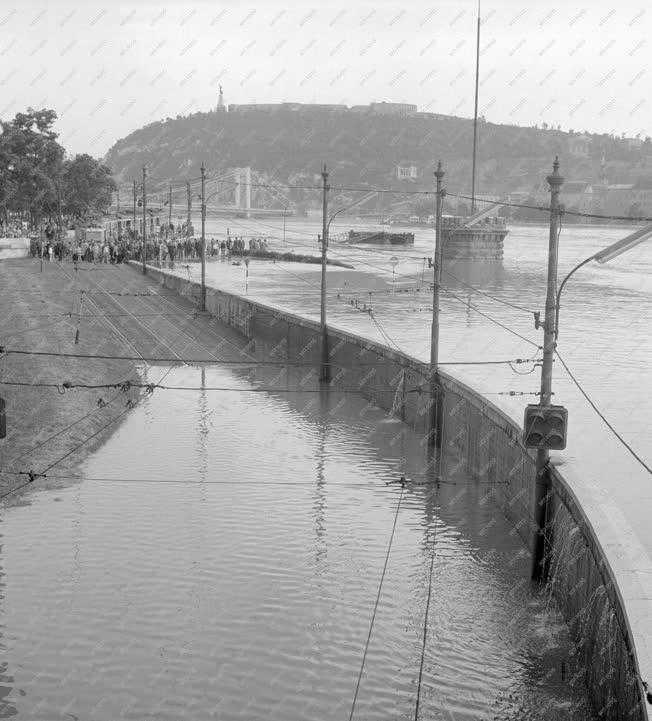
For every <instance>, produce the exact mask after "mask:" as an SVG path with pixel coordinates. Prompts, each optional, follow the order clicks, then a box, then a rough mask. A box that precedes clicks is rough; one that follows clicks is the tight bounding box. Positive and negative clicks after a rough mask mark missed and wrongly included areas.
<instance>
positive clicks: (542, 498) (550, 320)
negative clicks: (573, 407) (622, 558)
mask: <svg viewBox="0 0 652 721" xmlns="http://www.w3.org/2000/svg"><path fill="white" fill-rule="evenodd" d="M546 180H547V181H548V184H549V185H550V236H549V239H548V291H547V294H546V320H545V323H544V325H543V338H544V341H543V365H542V367H541V396H540V400H539V404H540V405H541V406H549V405H551V400H552V364H553V360H554V354H555V348H556V343H555V311H556V307H557V251H558V235H559V231H558V226H559V192H560V190H561V186H562V184H563V182H564V179H563V178H562V176H561V175H560V174H559V159H558V158H557V157H555V162H554V163H553V166H552V174H551V175H549V176H548V177H547V178H546ZM526 431H527V429H526ZM549 461H550V451H548V449H545V448H540V449H538V450H537V462H536V491H535V499H536V504H535V514H536V518H537V529H536V535H535V538H534V557H533V563H532V578H533V579H534V580H535V581H539V580H545V579H546V578H547V576H548V570H549V565H550V560H549V557H548V551H549V544H548V542H547V541H546V535H547V532H548V529H547V528H546V526H547V521H548V499H549V496H550V468H549Z"/></svg>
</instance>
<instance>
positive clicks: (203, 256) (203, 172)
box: [201, 163, 206, 311]
mask: <svg viewBox="0 0 652 721" xmlns="http://www.w3.org/2000/svg"><path fill="white" fill-rule="evenodd" d="M201 309H202V311H205V310H206V170H205V168H204V164H203V163H202V164H201Z"/></svg>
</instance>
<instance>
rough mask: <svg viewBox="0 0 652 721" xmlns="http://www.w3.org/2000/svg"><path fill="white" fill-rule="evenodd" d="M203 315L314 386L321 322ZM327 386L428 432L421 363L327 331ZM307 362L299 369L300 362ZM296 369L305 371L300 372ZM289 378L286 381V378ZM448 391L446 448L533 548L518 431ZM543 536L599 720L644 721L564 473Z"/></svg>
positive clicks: (614, 603) (467, 392)
mask: <svg viewBox="0 0 652 721" xmlns="http://www.w3.org/2000/svg"><path fill="white" fill-rule="evenodd" d="M148 272H149V273H150V274H151V276H152V277H156V278H158V280H159V282H160V283H162V284H163V285H165V286H166V287H167V288H169V289H172V290H174V291H176V292H177V293H179V294H180V295H182V296H184V297H187V298H192V299H194V300H195V302H196V303H199V298H200V287H199V285H198V284H197V283H194V282H191V281H188V280H186V279H184V278H181V277H179V276H175V275H171V274H169V273H166V272H162V271H159V270H156V269H154V268H151V269H150V270H149V271H148ZM206 309H207V311H208V312H209V313H211V314H212V315H213V316H215V317H216V318H218V319H219V320H221V321H223V322H226V323H228V324H229V325H230V326H232V327H233V328H237V329H238V330H239V331H240V332H241V333H242V334H243V335H244V336H246V337H247V338H249V339H250V340H251V348H252V351H253V350H259V351H263V352H264V357H265V358H268V359H269V360H279V361H282V360H288V359H291V360H292V361H293V362H294V364H295V365H294V366H293V368H292V369H290V367H289V366H288V367H286V369H285V370H281V371H280V373H279V371H278V368H277V369H275V370H274V371H273V373H274V374H275V377H276V378H277V379H280V380H282V379H283V378H284V376H283V374H284V373H285V374H287V379H288V381H289V380H290V378H292V382H294V383H296V382H297V380H298V382H302V379H303V382H306V383H308V382H314V381H315V380H316V379H317V377H318V365H319V361H320V342H319V340H320V335H319V324H318V323H315V322H314V321H310V320H307V319H305V318H302V317H300V316H297V315H293V314H291V313H287V312H285V311H281V310H277V309H274V308H272V307H270V306H266V305H263V304H260V303H256V302H253V301H251V300H248V299H246V298H242V297H240V296H236V295H232V294H229V293H223V292H221V291H217V290H215V289H210V288H209V289H207V297H206ZM328 343H329V353H330V360H331V363H332V366H331V369H332V370H331V375H332V382H333V387H334V389H335V390H337V388H341V389H344V388H347V389H348V388H355V389H357V390H359V391H360V392H361V393H362V394H363V395H364V396H366V397H368V398H369V399H370V400H372V401H373V402H374V403H376V404H377V405H378V406H380V407H382V408H384V409H386V410H388V411H392V412H393V413H395V414H396V415H398V416H399V417H400V418H401V419H402V420H403V421H405V422H406V423H408V424H410V426H412V427H413V428H414V429H415V430H417V431H419V430H421V431H425V429H426V427H427V420H428V414H429V408H430V403H429V393H427V389H428V386H427V382H428V367H427V365H426V364H424V363H423V362H421V361H418V360H417V359H415V358H412V357H410V356H407V355H405V354H403V353H400V352H397V351H394V350H391V349H390V348H387V347H385V346H382V345H380V344H378V343H374V342H372V341H368V340H366V339H364V338H361V337H358V336H355V335H353V334H351V333H347V332H343V331H339V330H335V329H332V328H329V329H328ZM302 362H305V366H303V365H302ZM299 364H301V365H299ZM290 374H291V375H290ZM441 382H442V385H443V390H444V403H443V443H444V446H445V451H446V453H447V454H453V456H454V457H455V458H456V459H458V460H459V464H460V465H462V466H464V467H465V468H466V472H467V473H468V474H469V476H470V477H471V478H473V479H478V480H483V481H485V482H495V486H494V487H493V491H494V493H493V495H494V498H495V500H496V502H497V504H498V505H499V506H500V507H501V508H502V509H503V511H504V512H505V514H506V515H507V517H508V518H509V519H510V520H511V521H512V522H513V524H514V532H515V533H517V534H518V535H519V536H520V537H521V539H522V540H523V542H524V544H525V545H526V546H527V547H528V548H530V549H531V547H532V541H533V537H534V529H535V521H534V518H535V516H534V487H535V464H534V458H533V456H532V454H531V453H530V452H528V451H527V450H526V449H525V448H524V447H523V445H522V443H521V429H520V428H519V427H518V426H517V425H516V424H515V423H514V422H513V421H512V420H511V419H510V418H509V417H508V416H506V415H505V414H504V413H502V412H501V411H500V410H499V409H498V408H496V407H495V406H494V405H493V404H492V403H490V402H489V401H487V400H485V399H484V398H483V397H482V396H480V395H479V394H478V393H476V392H475V391H473V390H472V389H471V388H469V387H468V386H466V385H465V384H463V383H460V382H459V381H457V380H455V379H454V378H453V377H451V376H449V375H448V374H445V373H442V374H441ZM550 506H551V508H550V514H549V519H550V520H549V525H548V529H547V530H548V533H549V534H550V537H551V540H552V559H551V565H552V573H551V580H550V582H549V584H548V586H549V589H550V592H551V593H552V594H553V595H554V597H555V599H556V601H557V603H558V604H559V606H560V607H561V609H562V611H563V613H564V615H565V617H566V620H567V622H568V624H569V627H570V629H571V632H572V634H573V637H574V639H575V641H576V643H577V647H578V650H579V653H580V656H581V660H582V662H583V663H584V664H585V666H586V668H587V669H588V683H589V690H590V694H591V696H592V700H593V703H594V706H595V708H596V711H597V712H598V713H599V717H600V718H601V719H609V721H623V720H624V719H627V720H628V721H639V720H641V721H643V720H644V719H647V718H648V715H647V705H646V703H645V691H644V688H643V685H642V683H641V679H640V674H639V670H638V669H639V667H638V662H637V658H636V649H635V645H634V638H633V636H632V632H631V629H630V624H629V622H628V619H627V614H626V609H625V604H624V603H623V600H622V597H621V595H620V592H619V589H618V586H617V584H616V582H615V578H614V574H613V572H612V569H611V568H610V566H609V563H608V561H607V559H606V557H605V554H604V552H603V549H602V548H601V546H600V542H599V540H598V538H597V536H596V534H595V532H594V529H593V527H592V526H591V523H590V522H589V520H588V518H587V517H586V515H585V513H584V512H583V510H582V508H581V506H580V504H579V502H578V501H577V499H576V497H575V495H574V494H573V492H572V490H571V489H570V487H569V485H568V484H567V483H566V481H565V480H564V478H563V476H562V475H561V473H560V472H559V471H558V470H557V469H554V470H553V498H552V503H551V504H550Z"/></svg>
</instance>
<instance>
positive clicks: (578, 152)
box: [568, 134, 591, 158]
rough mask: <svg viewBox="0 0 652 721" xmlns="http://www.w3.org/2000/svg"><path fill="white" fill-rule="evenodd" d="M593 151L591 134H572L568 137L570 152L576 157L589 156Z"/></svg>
mask: <svg viewBox="0 0 652 721" xmlns="http://www.w3.org/2000/svg"><path fill="white" fill-rule="evenodd" d="M590 151H591V137H590V136H589V135H584V134H582V135H571V136H570V138H568V152H569V153H570V154H571V155H574V156H575V157H576V158H588V157H589V153H590Z"/></svg>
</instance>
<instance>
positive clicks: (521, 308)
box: [442, 268, 535, 315]
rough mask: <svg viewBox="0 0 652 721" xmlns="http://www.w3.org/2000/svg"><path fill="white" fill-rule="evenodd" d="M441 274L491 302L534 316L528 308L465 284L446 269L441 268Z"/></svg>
mask: <svg viewBox="0 0 652 721" xmlns="http://www.w3.org/2000/svg"><path fill="white" fill-rule="evenodd" d="M442 272H443V273H445V274H446V275H449V276H450V277H451V278H454V279H455V280H456V281H457V282H458V283H461V284H462V285H464V286H466V287H467V288H470V289H471V290H472V291H474V292H475V293H478V294H480V295H484V296H486V297H487V298H490V299H491V300H493V301H495V302H496V303H502V304H503V305H506V306H509V307H511V308H514V309H515V310H521V311H523V312H524V313H529V314H530V315H534V313H535V311H533V310H530V309H529V308H525V307H524V306H522V305H517V304H516V303H512V302H511V301H508V300H504V299H503V298H498V297H497V296H495V295H492V294H491V293H487V292H486V291H484V290H480V289H479V288H476V286H474V285H471V283H467V282H466V281H464V280H462V279H461V278H458V276H456V275H455V274H454V273H451V272H450V271H449V270H446V268H442Z"/></svg>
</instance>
